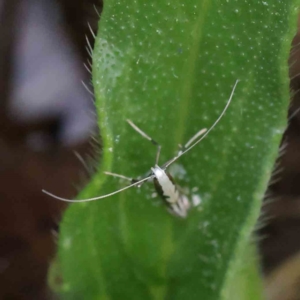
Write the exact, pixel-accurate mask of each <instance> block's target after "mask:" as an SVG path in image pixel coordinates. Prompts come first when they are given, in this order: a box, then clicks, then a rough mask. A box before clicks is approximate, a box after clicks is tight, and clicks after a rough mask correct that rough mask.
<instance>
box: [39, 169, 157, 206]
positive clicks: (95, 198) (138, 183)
mask: <svg viewBox="0 0 300 300" xmlns="http://www.w3.org/2000/svg"><path fill="white" fill-rule="evenodd" d="M153 177H154V176H153V175H151V176H148V177H146V178H143V179H141V180H140V181H137V182H135V183H133V184H130V185H128V186H126V187H124V188H122V189H120V190H117V191H114V192H112V193H109V194H106V195H102V196H98V197H94V198H87V199H79V200H71V199H66V198H62V197H59V196H56V195H54V194H52V193H50V192H48V191H46V190H42V192H43V193H44V194H47V195H48V196H50V197H52V198H55V199H57V200H60V201H64V202H71V203H82V202H90V201H96V200H100V199H104V198H107V197H110V196H113V195H115V194H118V193H120V192H123V191H125V190H127V189H129V188H131V187H133V186H136V185H140V184H141V183H143V182H144V181H147V180H149V179H150V178H151V179H152V178H153Z"/></svg>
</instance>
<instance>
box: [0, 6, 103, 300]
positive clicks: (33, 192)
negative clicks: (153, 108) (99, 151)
mask: <svg viewBox="0 0 300 300" xmlns="http://www.w3.org/2000/svg"><path fill="white" fill-rule="evenodd" d="M95 6H96V9H97V10H98V11H99V12H100V11H101V4H100V3H99V2H98V3H97V0H92V1H89V0H20V1H19V0H0V20H1V27H0V41H1V42H0V94H1V106H0V178H1V183H0V203H1V209H0V299H1V300H2V299H10V300H11V299H52V296H51V294H50V292H49V291H48V288H47V271H48V267H49V264H50V262H51V260H52V259H53V257H54V254H55V248H56V235H57V230H58V222H59V220H60V217H61V214H62V212H63V211H64V209H65V208H66V204H65V203H63V202H60V201H53V199H51V198H49V197H48V196H46V195H44V194H42V193H41V189H43V188H44V189H47V190H49V191H53V192H55V193H57V194H59V195H63V196H65V197H67V198H71V197H74V196H75V195H76V192H77V190H78V189H80V187H82V186H83V185H84V183H85V182H87V179H88V177H89V176H90V174H91V172H92V168H91V167H90V165H89V163H88V162H89V161H91V160H92V159H93V157H94V156H95V152H96V150H95V149H96V148H95V145H96V146H97V143H96V142H95V141H94V138H95V136H96V137H97V136H98V134H97V130H96V116H95V109H94V101H93V97H92V95H91V94H90V93H89V92H88V91H87V90H86V89H85V88H84V86H83V84H82V81H83V82H84V83H85V84H86V86H88V87H89V88H90V90H91V91H92V87H91V86H90V79H91V78H90V74H89V72H88V71H87V69H88V68H86V67H85V66H84V63H86V66H88V65H89V62H88V59H90V57H89V54H88V51H87V49H86V46H87V41H86V36H87V37H88V39H89V40H90V42H91V44H93V38H92V34H91V31H90V29H89V26H88V24H89V25H90V27H91V28H92V29H93V30H94V31H95V32H96V31H97V22H98V19H99V17H98V15H97V12H96V9H95ZM92 144H94V145H92ZM97 156H99V155H97Z"/></svg>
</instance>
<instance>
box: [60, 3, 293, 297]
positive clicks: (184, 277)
mask: <svg viewBox="0 0 300 300" xmlns="http://www.w3.org/2000/svg"><path fill="white" fill-rule="evenodd" d="M296 4H298V1H296V0H285V1H278V0H265V1H252V2H251V1H237V0H236V1H221V0H220V1H217V0H214V1H213V0H201V1H200V0H198V1H196V0H189V1H181V2H178V1H175V2H174V1H173V2H171V1H169V0H159V1H158V0H153V1H148V2H147V1H141V0H135V1H113V0H111V1H106V2H105V3H104V12H103V14H102V17H101V21H100V30H99V36H98V38H97V40H96V47H95V51H94V56H93V66H94V70H93V75H94V80H93V81H94V87H95V93H96V98H97V105H98V114H99V125H100V128H101V134H102V138H103V145H104V148H103V159H102V163H101V166H100V168H99V171H98V173H97V174H96V176H95V177H94V179H93V180H92V182H91V183H90V184H89V186H88V187H87V188H85V190H84V191H83V192H82V193H81V195H80V197H79V198H86V197H94V196H98V195H104V194H107V193H110V192H113V191H115V190H117V189H120V188H121V187H124V186H126V184H127V182H126V181H122V180H120V179H119V178H113V177H110V176H106V175H104V174H103V171H111V172H115V173H119V174H123V175H125V176H128V177H131V178H137V177H139V176H144V175H145V174H147V172H149V170H150V168H151V167H153V165H154V161H155V153H156V148H155V147H154V146H153V145H152V144H151V143H150V142H149V141H147V140H146V139H144V138H142V137H141V136H140V135H139V134H138V133H137V132H135V131H134V130H133V129H132V128H131V127H130V126H129V125H128V124H127V123H126V119H131V120H132V121H133V122H134V123H135V124H136V125H138V126H139V127H140V128H141V129H142V130H144V131H145V132H146V133H147V134H148V135H150V136H151V137H153V138H154V139H155V140H156V141H158V142H159V143H160V144H161V145H162V152H161V157H160V164H163V163H164V162H166V161H167V160H168V159H170V158H172V157H174V155H176V153H177V151H178V144H184V143H185V142H186V141H187V140H188V139H189V138H190V137H191V136H193V135H194V134H195V133H196V132H197V131H199V130H200V129H201V128H208V127H210V126H211V125H212V124H213V122H214V121H215V120H216V119H217V118H218V116H219V114H220V113H221V111H222V110H223V108H224V106H225V104H226V103H227V101H228V98H229V95H230V93H231V90H232V87H233V84H234V82H235V81H236V80H237V79H239V80H240V83H239V84H238V86H237V89H236V92H235V94H234V97H233V100H232V103H231V105H230V107H229V109H228V111H227V112H226V114H225V116H224V118H223V119H222V120H221V121H220V123H219V124H218V126H217V127H216V128H215V129H214V130H213V131H212V132H211V133H210V134H209V136H208V137H207V138H206V139H204V140H203V142H201V143H200V144H199V145H197V146H196V147H195V148H194V149H193V150H191V151H190V152H189V153H187V154H186V155H185V156H183V157H182V158H180V159H179V160H178V161H177V162H176V163H174V164H173V165H172V166H171V167H170V168H169V171H170V172H171V173H172V175H173V176H174V178H175V180H176V182H177V184H178V185H179V186H180V187H181V189H182V190H183V191H184V192H185V193H186V194H187V195H188V196H189V198H190V199H191V198H192V196H194V197H196V198H198V200H200V204H199V205H198V206H196V207H194V208H193V209H191V211H190V213H189V215H188V217H187V218H186V219H180V218H178V217H175V216H173V215H171V214H170V213H169V212H168V211H167V209H166V206H165V204H164V203H163V201H162V200H161V199H160V198H159V197H157V196H154V195H153V192H154V187H153V185H152V183H145V184H144V185H143V186H142V187H141V188H139V189H138V188H131V189H128V190H126V191H124V192H122V193H119V194H117V195H115V196H112V197H109V198H106V199H102V200H99V201H95V202H89V203H84V204H73V205H72V206H71V207H70V209H68V211H67V213H66V215H65V217H64V220H63V222H62V226H61V237H60V242H59V244H60V250H59V256H60V261H61V266H62V272H63V278H64V286H63V294H64V296H65V298H66V299H116V300H118V299H130V300H132V299H145V300H146V299H172V300H176V299H189V300H192V299H206V300H215V299H226V300H227V299H238V300H243V299H249V297H248V296H249V295H257V299H258V298H259V297H260V296H259V295H261V291H260V290H259V288H260V285H259V284H257V282H259V277H258V275H257V274H258V273H257V272H256V271H255V267H252V268H249V263H248V260H250V261H253V255H252V254H251V253H250V254H249V256H247V257H245V253H248V251H246V249H247V247H249V238H250V237H251V234H252V231H253V228H254V225H255V223H256V220H257V218H258V216H259V211H260V207H261V202H262V199H263V196H264V192H265V190H266V186H267V182H268V180H269V177H270V174H271V170H272V166H273V164H274V160H275V158H276V155H277V152H278V145H279V141H280V139H281V136H282V133H283V131H284V129H285V126H286V111H287V107H288V102H289V88H288V75H287V74H288V72H287V58H288V53H289V47H290V43H291V39H292V37H293V34H294V32H295V28H296V26H295V24H296V14H297V11H296V9H295V7H296ZM242 258H243V259H242ZM243 263H245V264H246V265H245V267H244V268H243ZM254 266H255V265H254ZM241 270H244V271H241ZM245 270H246V271H245ZM239 276H241V277H239ZM247 276H248V277H247ZM235 278H239V280H235ZM251 278H252V279H251ZM235 284H238V285H241V286H243V287H245V289H242V288H240V287H241V286H239V288H238V287H234V285H235ZM237 290H238V291H239V292H235V291H237ZM252 299H254V298H252Z"/></svg>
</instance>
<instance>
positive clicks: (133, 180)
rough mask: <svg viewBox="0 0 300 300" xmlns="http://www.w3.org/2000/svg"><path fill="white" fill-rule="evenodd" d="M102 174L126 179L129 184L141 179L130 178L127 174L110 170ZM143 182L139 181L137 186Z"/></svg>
mask: <svg viewBox="0 0 300 300" xmlns="http://www.w3.org/2000/svg"><path fill="white" fill-rule="evenodd" d="M104 174H106V175H109V176H113V177H118V178H122V179H125V180H128V181H130V184H133V183H136V182H138V181H140V180H141V179H137V178H131V177H127V176H124V175H121V174H117V173H111V172H104ZM143 183H144V182H143ZM143 183H141V184H140V185H138V187H140V186H141V185H142V184H143Z"/></svg>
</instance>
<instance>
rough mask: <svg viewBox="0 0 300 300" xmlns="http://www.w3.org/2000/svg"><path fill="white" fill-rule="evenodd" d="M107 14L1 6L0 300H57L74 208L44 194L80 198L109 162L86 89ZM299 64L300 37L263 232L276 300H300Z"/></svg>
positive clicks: (3, 1)
mask: <svg viewBox="0 0 300 300" xmlns="http://www.w3.org/2000/svg"><path fill="white" fill-rule="evenodd" d="M101 9H102V4H101V0H22V1H21V0H0V20H1V25H2V26H1V27H0V40H1V42H0V93H1V98H2V99H1V103H2V104H1V106H0V178H1V184H0V201H1V202H0V203H1V209H0V300H2V299H5V300H6V299H7V300H8V299H9V300H12V299H37V300H39V299H43V300H44V299H45V300H46V299H56V298H55V296H54V295H52V294H51V291H50V290H49V288H48V285H47V272H48V268H49V265H50V263H51V261H52V260H53V258H54V256H55V251H56V237H57V233H58V223H59V220H60V218H61V215H62V213H63V211H64V209H65V208H66V203H64V202H60V201H53V199H51V198H49V197H48V196H46V195H44V194H42V193H41V189H47V190H49V191H51V192H53V193H55V194H58V195H61V196H63V197H67V198H72V197H74V196H75V195H76V193H77V191H78V190H79V189H80V188H81V187H82V186H83V185H84V184H85V183H86V182H87V180H88V178H89V177H90V176H91V174H92V173H93V166H95V163H93V161H94V160H95V159H96V158H99V157H100V155H99V153H100V151H99V149H100V146H99V144H100V142H99V140H97V139H98V138H97V137H98V135H99V133H98V132H97V126H96V115H95V108H94V100H93V96H92V94H91V93H90V92H89V91H88V90H87V89H85V88H84V86H83V84H82V81H83V82H84V83H85V85H86V86H87V87H88V89H90V91H92V86H91V85H90V80H91V78H90V73H89V69H90V65H89V61H91V60H90V57H89V50H88V49H87V46H88V43H87V40H86V37H87V38H88V39H89V41H90V44H91V45H92V46H93V42H94V40H93V35H92V33H91V30H90V29H92V30H93V31H94V32H95V33H96V32H97V22H98V19H99V16H98V14H99V13H100V12H101ZM298 27H299V28H300V26H298ZM299 31H300V30H299ZM299 57H300V33H299V34H297V35H296V37H295V38H294V41H293V45H292V47H291V55H290V59H289V65H290V78H291V90H292V98H291V106H290V110H289V112H287V118H289V127H288V129H287V131H286V133H285V136H284V138H283V148H284V151H283V154H282V156H281V157H280V158H279V159H278V164H279V166H280V170H281V173H280V176H279V177H280V180H278V181H277V182H275V183H272V184H271V185H270V187H269V191H268V194H269V195H271V198H272V199H273V200H272V201H266V203H265V205H264V208H263V214H262V220H261V223H262V224H263V226H261V229H260V230H259V231H258V232H257V237H258V240H259V247H260V253H261V260H262V266H263V270H262V271H263V273H264V274H265V288H266V295H267V297H268V300H270V299H272V300H277V299H278V300H279V299H280V300H300V238H299V233H300V93H299V90H300V59H299ZM84 63H85V65H84Z"/></svg>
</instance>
